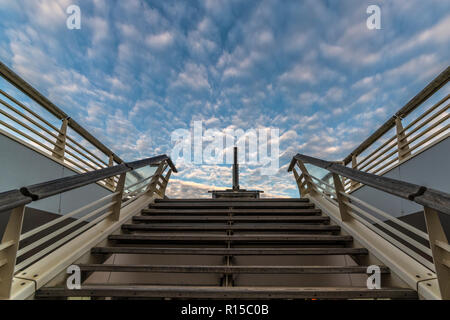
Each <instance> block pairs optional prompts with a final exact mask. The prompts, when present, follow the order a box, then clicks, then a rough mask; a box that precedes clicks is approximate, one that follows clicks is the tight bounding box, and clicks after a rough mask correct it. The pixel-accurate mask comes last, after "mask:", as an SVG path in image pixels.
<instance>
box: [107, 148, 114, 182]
mask: <svg viewBox="0 0 450 320" xmlns="http://www.w3.org/2000/svg"><path fill="white" fill-rule="evenodd" d="M112 166H114V156H113V155H112V154H110V155H109V162H108V167H112ZM106 185H107V186H108V187H109V188H111V189H114V177H112V178H108V179H106Z"/></svg>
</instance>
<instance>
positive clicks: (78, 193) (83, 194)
mask: <svg viewBox="0 0 450 320" xmlns="http://www.w3.org/2000/svg"><path fill="white" fill-rule="evenodd" d="M0 163H1V167H0V192H4V191H8V190H11V189H18V188H21V187H23V186H27V185H31V184H36V183H40V182H44V181H49V180H53V179H58V178H62V177H67V176H71V175H74V174H76V172H75V171H72V170H70V169H68V168H66V167H64V166H63V165H61V164H59V163H57V162H55V161H53V160H51V159H49V158H47V157H46V156H44V155H42V154H40V153H38V152H36V151H34V150H32V149H30V148H27V147H26V146H24V145H22V144H20V143H18V142H16V141H14V140H13V139H10V138H8V137H6V136H4V135H2V134H0ZM110 193H111V192H110V191H109V190H107V189H105V188H103V187H101V186H99V185H97V184H95V183H94V184H91V185H88V186H85V187H83V188H79V189H77V190H72V191H69V192H66V193H64V194H62V195H56V196H53V197H50V198H48V199H44V200H40V201H37V202H32V203H31V204H29V205H28V206H29V207H31V208H36V209H39V210H44V211H48V212H52V213H67V212H70V211H72V210H74V209H76V208H79V207H81V206H83V205H84V204H87V203H89V202H92V201H94V200H96V199H99V198H100V197H102V196H105V195H107V194H110Z"/></svg>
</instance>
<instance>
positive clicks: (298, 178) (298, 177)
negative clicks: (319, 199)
mask: <svg viewBox="0 0 450 320" xmlns="http://www.w3.org/2000/svg"><path fill="white" fill-rule="evenodd" d="M292 172H293V173H294V177H295V182H296V183H297V187H298V192H299V194H300V197H302V196H304V195H305V194H306V190H305V188H303V185H302V177H303V174H301V175H299V174H298V172H297V170H295V168H293V169H292Z"/></svg>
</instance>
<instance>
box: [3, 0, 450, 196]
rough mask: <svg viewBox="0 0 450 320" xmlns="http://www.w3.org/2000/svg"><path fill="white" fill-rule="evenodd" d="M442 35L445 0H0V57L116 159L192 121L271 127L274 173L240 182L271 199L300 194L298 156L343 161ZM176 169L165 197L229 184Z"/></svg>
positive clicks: (438, 65) (416, 86)
mask: <svg viewBox="0 0 450 320" xmlns="http://www.w3.org/2000/svg"><path fill="white" fill-rule="evenodd" d="M71 4H76V5H79V6H80V8H81V13H82V17H81V23H82V25H81V30H68V29H67V28H66V19H67V16H68V15H67V14H66V13H65V10H66V8H67V7H68V6H69V5H71ZM371 4H376V5H379V6H380V7H381V27H382V29H381V30H368V29H367V27H366V19H367V17H368V14H367V13H366V8H367V7H368V6H369V5H371ZM449 30H450V2H449V1H448V0H440V1H438V0H428V1H419V0H403V1H400V0H396V1H375V0H372V1H360V0H345V1H325V0H311V1H308V0H307V1H299V0H295V1H287V0H286V1H275V0H267V1H264V0H263V1H252V0H246V1H233V0H229V1H221V0H202V1H170V0H165V1H144V0H142V1H140V0H127V1H112V0H108V1H106V0H94V1H76V0H23V1H19V0H18V1H11V0H0V60H1V61H2V62H3V63H5V64H7V65H8V66H9V67H11V68H12V69H13V70H15V71H16V72H17V73H18V74H20V75H21V76H22V77H23V78H25V79H26V80H27V81H28V82H30V83H31V84H32V85H33V86H34V87H36V88H37V89H38V90H40V91H41V92H42V93H44V94H45V95H46V96H47V97H49V98H50V99H51V100H52V101H53V102H55V104H57V105H58V106H59V107H60V108H61V109H63V110H64V111H65V112H66V113H68V114H69V115H71V116H72V118H74V119H76V120H77V121H78V122H79V123H81V124H82V125H83V126H85V127H86V128H88V129H89V130H91V131H92V132H93V133H94V135H95V136H96V137H98V138H99V140H101V141H103V142H104V143H105V144H106V145H107V146H109V147H110V148H111V149H112V150H113V151H115V152H116V153H117V154H119V155H120V156H121V157H122V158H124V159H125V160H134V159H138V158H143V157H147V156H152V155H155V154H161V153H168V154H170V152H171V149H172V147H173V144H172V143H171V141H170V134H171V132H172V131H173V130H175V129H178V128H186V129H187V128H190V126H191V124H192V123H193V121H196V120H203V121H204V123H205V126H206V128H217V129H219V130H222V129H225V128H241V129H243V130H248V129H250V128H279V129H280V136H281V137H280V166H281V168H280V174H279V175H278V176H276V177H269V178H268V177H265V176H261V175H260V174H259V170H258V168H257V167H244V168H243V172H242V178H241V185H242V186H243V187H248V188H258V189H263V190H265V191H266V193H267V195H275V196H297V195H298V193H297V190H296V186H295V185H294V183H293V178H292V177H291V175H288V174H287V173H286V172H285V171H286V166H287V164H288V162H289V160H290V159H291V157H292V156H293V155H294V154H295V153H297V152H301V153H305V154H309V155H313V156H318V157H322V158H325V159H328V160H340V159H342V158H343V157H344V156H346V155H347V154H348V153H349V152H350V151H351V150H352V149H353V148H354V147H355V146H356V145H358V144H359V143H360V142H361V141H362V140H363V139H364V138H365V137H367V136H368V135H369V134H370V133H371V132H373V131H374V130H375V129H376V128H377V127H378V126H379V125H380V124H382V123H383V122H384V121H385V120H386V119H387V118H388V117H390V116H391V115H392V114H393V113H394V112H395V111H397V110H398V109H399V108H400V107H402V106H403V105H404V104H405V103H406V102H407V101H408V100H409V99H410V98H412V97H413V96H414V95H415V94H416V93H417V92H418V91H420V90H421V89H422V88H423V87H424V86H425V85H426V84H427V83H428V82H429V81H430V80H431V79H432V78H433V77H434V76H436V75H437V74H438V73H439V72H441V71H442V70H443V69H444V68H445V67H447V66H448V65H449V58H450V54H449V48H450V32H449ZM180 169H181V170H180V173H179V174H177V175H176V176H174V177H173V181H172V186H171V189H170V190H169V195H171V196H181V195H184V196H200V195H207V193H205V192H206V191H207V190H209V189H211V186H216V187H225V186H228V185H229V183H228V182H229V181H230V170H229V167H227V166H215V165H204V166H181V168H180Z"/></svg>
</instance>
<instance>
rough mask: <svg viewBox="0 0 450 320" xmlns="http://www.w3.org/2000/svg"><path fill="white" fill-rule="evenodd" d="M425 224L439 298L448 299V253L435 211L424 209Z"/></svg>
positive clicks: (449, 269)
mask: <svg viewBox="0 0 450 320" xmlns="http://www.w3.org/2000/svg"><path fill="white" fill-rule="evenodd" d="M424 214H425V222H426V225H427V231H428V237H429V239H430V248H431V253H432V254H433V263H434V267H435V269H436V276H437V278H438V283H439V290H440V292H441V298H442V299H444V300H449V299H450V252H449V251H447V250H449V247H450V246H449V244H448V239H447V236H446V235H445V232H444V229H443V228H442V224H441V220H440V219H439V214H438V212H437V211H436V210H434V209H430V208H427V207H424Z"/></svg>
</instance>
